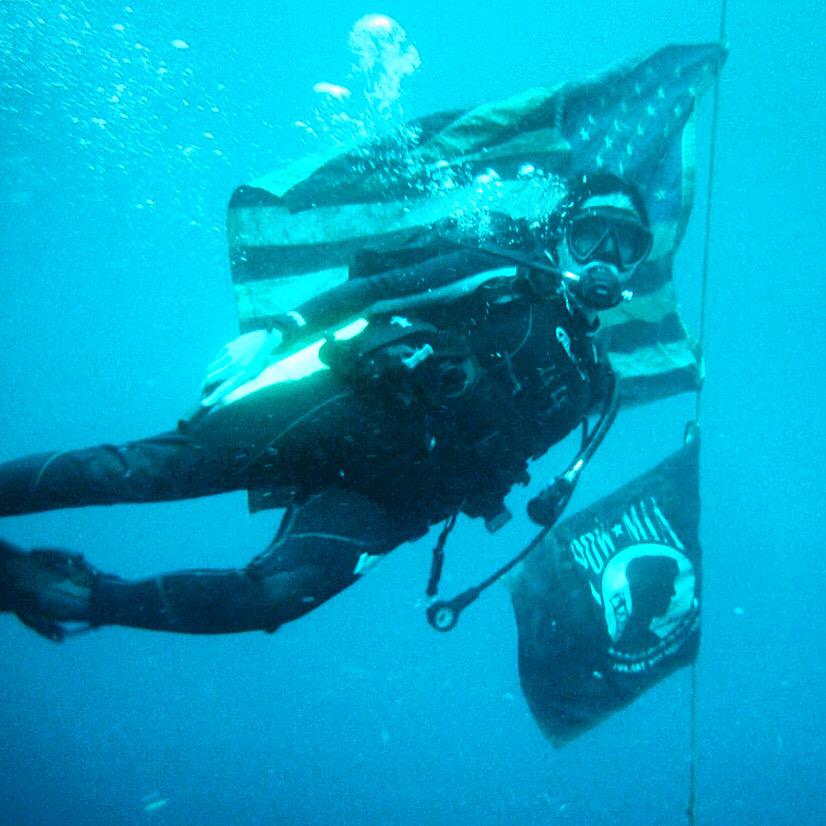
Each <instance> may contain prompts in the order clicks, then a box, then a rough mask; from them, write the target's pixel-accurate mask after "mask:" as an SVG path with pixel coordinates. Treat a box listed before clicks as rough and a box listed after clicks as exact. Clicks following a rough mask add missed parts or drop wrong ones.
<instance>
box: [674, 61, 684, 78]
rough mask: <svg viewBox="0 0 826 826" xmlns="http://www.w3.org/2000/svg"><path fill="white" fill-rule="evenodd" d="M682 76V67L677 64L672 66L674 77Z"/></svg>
mask: <svg viewBox="0 0 826 826" xmlns="http://www.w3.org/2000/svg"><path fill="white" fill-rule="evenodd" d="M682 76H683V67H682V66H680V65H679V64H678V65H677V66H675V67H674V77H676V78H680V77H682Z"/></svg>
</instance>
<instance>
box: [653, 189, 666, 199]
mask: <svg viewBox="0 0 826 826" xmlns="http://www.w3.org/2000/svg"><path fill="white" fill-rule="evenodd" d="M654 199H655V200H657V201H664V200H665V190H664V189H658V190H657V191H656V192H655V193H654Z"/></svg>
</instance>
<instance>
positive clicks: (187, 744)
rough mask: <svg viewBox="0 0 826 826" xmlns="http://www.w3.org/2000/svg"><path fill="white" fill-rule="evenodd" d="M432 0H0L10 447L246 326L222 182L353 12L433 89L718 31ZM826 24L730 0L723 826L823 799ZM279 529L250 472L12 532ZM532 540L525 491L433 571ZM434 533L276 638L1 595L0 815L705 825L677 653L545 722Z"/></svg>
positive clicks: (722, 339)
mask: <svg viewBox="0 0 826 826" xmlns="http://www.w3.org/2000/svg"><path fill="white" fill-rule="evenodd" d="M446 5H447V4H444V3H442V2H435V0H419V2H416V3H405V2H393V3H388V4H386V5H385V6H383V7H382V8H381V9H376V8H369V7H363V6H359V5H357V4H353V3H352V2H349V1H348V0H345V1H344V2H339V3H330V2H317V3H314V4H312V6H311V7H309V8H308V7H305V6H304V5H303V4H295V5H291V4H287V3H283V2H277V1H276V2H266V3H265V2H262V0H248V2H246V3H244V4H239V6H241V7H243V9H244V11H243V13H240V12H234V11H232V6H233V4H209V3H203V2H199V3H195V2H193V1H192V0H179V2H177V3H175V4H169V3H162V2H159V1H158V0H147V2H143V0H134V2H133V3H132V6H131V10H127V8H125V7H123V6H120V5H116V4H108V3H102V2H88V0H87V2H71V3H66V4H65V5H62V4H60V3H57V2H51V1H48V0H5V2H4V3H3V4H2V6H0V26H1V27H2V28H0V46H2V53H1V54H0V68H2V73H1V74H0V95H2V97H0V112H2V119H3V121H2V134H0V203H2V213H1V214H2V225H1V226H2V230H0V260H2V262H3V263H2V268H3V275H2V277H0V320H1V321H2V323H0V352H2V354H3V357H2V359H0V388H2V394H3V399H4V403H3V404H2V406H0V433H2V434H3V438H2V442H0V459H9V458H12V457H14V456H17V455H20V454H23V453H27V452H32V451H36V450H47V449H56V448H61V447H69V446H83V445H88V444H95V443H97V442H100V441H104V440H105V441H119V440H123V439H127V438H132V437H138V436H142V435H148V434H151V433H155V432H158V431H161V430H164V429H167V428H169V427H171V426H172V425H174V423H175V421H176V420H177V419H178V418H180V417H182V416H184V415H186V414H187V413H189V412H190V411H191V410H192V406H193V399H195V398H196V394H197V390H198V386H199V382H200V377H201V375H202V372H203V369H204V366H205V365H206V363H207V362H208V361H209V359H210V358H211V356H212V355H213V353H214V352H215V351H216V350H217V348H218V347H219V346H220V344H221V343H222V342H223V341H225V340H226V339H229V338H231V337H233V336H234V335H235V334H236V327H235V318H234V309H233V306H232V292H231V289H230V281H229V274H228V263H227V255H226V244H225V237H224V229H223V222H224V216H225V208H226V203H227V200H228V196H229V194H230V192H231V190H232V189H233V188H234V186H236V185H237V184H238V183H241V182H244V181H247V180H250V179H252V178H254V177H255V176H257V175H260V174H263V173H266V172H268V171H270V170H271V169H273V168H275V167H276V166H278V165H280V164H281V163H283V162H284V161H286V160H290V159H293V158H295V157H298V156H299V155H301V154H302V153H303V152H305V151H307V150H308V149H312V148H313V146H312V144H313V140H315V139H310V138H308V137H307V135H306V133H304V132H303V131H302V130H301V129H299V128H296V127H295V126H293V123H294V121H296V120H306V119H308V118H312V117H313V111H314V109H315V108H316V107H317V106H318V96H317V95H316V94H315V93H314V92H313V91H312V85H313V84H314V83H316V82H318V81H328V82H336V83H341V82H346V75H347V71H348V67H349V64H350V59H351V58H350V55H349V52H348V49H347V33H348V31H349V30H350V28H351V26H352V25H353V23H354V22H355V21H356V20H357V19H358V18H359V17H360V16H361V15H363V14H365V13H367V12H371V11H382V12H385V13H387V14H389V15H392V16H393V17H395V18H397V19H398V20H399V21H400V22H401V23H402V25H403V26H404V27H405V29H406V30H407V32H408V35H409V37H410V39H411V41H412V42H414V43H415V44H416V46H417V48H418V50H419V52H420V54H421V58H422V68H421V70H420V71H419V72H418V73H416V74H415V75H414V76H413V77H411V78H409V79H408V82H407V83H406V86H405V94H404V98H403V105H404V106H405V109H406V111H407V112H408V114H411V115H413V114H424V113H427V112H431V111H436V110H440V109H445V108H454V107H461V106H467V105H471V104H474V103H478V102H482V101H485V100H490V99H496V98H499V97H504V96H507V95H508V94H510V93H512V92H514V91H518V90H520V89H522V88H525V87H529V86H533V85H543V84H548V83H554V82H556V81H559V80H566V79H577V78H581V77H583V76H585V75H586V74H588V73H590V72H593V71H597V70H599V69H601V68H602V67H604V66H605V65H607V64H609V63H612V62H614V61H616V60H619V59H622V58H624V57H627V56H630V55H634V54H638V53H641V52H645V51H648V50H650V49H653V48H656V47H657V46H660V45H663V44H665V43H667V42H676V41H684V42H690V41H701V40H709V39H713V38H715V37H716V34H717V29H718V25H719V24H718V15H719V6H718V4H717V3H716V2H707V0H700V1H699V2H693V3H688V2H682V3H677V2H662V0H658V2H650V1H649V0H614V1H613V2H612V3H611V4H610V7H609V6H608V5H606V4H605V3H602V2H596V0H583V2H579V3H577V4H551V5H549V4H547V3H542V2H537V1H536V0H534V2H528V3H525V4H521V5H519V6H516V7H514V5H513V4H512V3H509V2H504V0H489V1H488V2H487V3H479V4H470V3H456V4H449V5H447V7H445V6H446ZM61 15H62V16H61ZM41 21H42V22H41ZM823 24H824V12H823V10H822V4H821V3H816V2H814V0H800V2H797V3H794V4H776V3H771V2H768V1H767V0H757V2H752V3H749V4H746V3H743V2H736V1H735V2H731V3H730V9H729V25H728V31H729V36H730V40H731V44H732V53H731V57H730V59H729V62H728V65H727V66H726V68H725V71H724V75H723V86H722V105H721V112H720V127H719V128H720V132H719V147H718V151H719V155H718V164H717V186H716V191H715V205H714V212H713V229H712V232H713V235H712V246H711V273H710V277H711V282H710V293H709V299H710V304H709V316H708V330H707V356H708V381H707V386H706V390H705V394H704V414H703V418H704V444H703V456H702V461H703V498H704V512H703V525H702V537H703V542H704V547H705V559H706V582H705V609H704V639H703V646H702V651H701V655H700V659H699V662H698V666H697V710H698V730H697V738H698V765H697V771H698V790H697V818H698V822H700V823H705V824H755V823H765V824H786V823H796V824H817V823H822V822H824V821H826V806H824V804H823V801H822V796H821V776H822V773H823V770H824V769H826V758H824V756H823V755H824V730H823V724H822V719H823V715H824V713H826V692H825V691H824V688H823V685H824V678H826V668H825V667H824V664H823V650H824V649H823V642H822V636H823V634H822V626H823V624H824V610H823V607H822V604H821V601H822V599H823V588H822V583H823V578H824V573H826V567H825V564H824V558H823V551H824V548H826V535H825V534H826V532H825V531H824V528H823V519H822V502H823V495H822V491H823V485H822V482H821V481H820V477H821V473H820V467H819V466H820V464H821V463H822V461H823V457H824V456H826V445H825V444H824V438H823V434H822V429H821V426H820V424H821V423H820V419H821V417H822V414H823V411H824V409H826V407H825V406H824V384H825V382H824V378H823V376H824V373H823V351H824V344H826V341H824V338H825V337H824V326H823V323H822V319H821V315H822V312H823V308H824V307H825V306H826V289H825V288H824V278H823V273H822V269H823V261H824V260H826V255H824V253H825V252H826V251H824V244H823V229H822V225H823V222H822V213H823V204H824V202H826V186H824V181H826V153H825V152H824V142H823V123H824V122H826V99H824V96H823V92H822V79H823V77H825V76H826V56H825V55H826V50H824V49H823V46H822V30H823ZM115 27H117V28H115ZM176 40H180V41H183V42H184V43H186V44H187V45H188V47H189V48H178V47H176V46H174V45H172V41H176ZM137 44H139V45H140V48H138V46H137ZM178 45H179V46H180V44H178ZM161 70H165V71H161ZM113 97H115V98H117V100H113ZM184 101H186V102H187V103H186V104H184ZM710 113H711V107H710V97H709V98H708V99H706V100H705V101H703V105H702V107H701V111H700V119H699V124H698V135H699V139H700V147H699V159H700V174H699V176H698V200H697V208H696V209H695V213H694V216H693V219H692V223H691V226H690V228H689V232H688V235H687V237H686V239H685V241H684V244H683V247H682V250H681V252H680V255H679V258H678V282H679V286H680V288H681V294H682V296H683V299H684V304H685V311H686V315H687V316H688V317H689V318H690V319H694V320H696V317H697V309H696V308H697V303H698V298H699V286H698V285H699V270H700V262H701V253H702V238H703V209H702V207H703V204H704V197H705V191H706V180H705V175H704V172H703V169H704V164H705V163H706V162H707V158H708V145H709V126H710ZM205 133H208V134H209V135H211V137H208V136H207V135H206V134H205ZM319 140H320V139H319ZM315 148H318V147H317V146H316V147H315ZM691 407H692V402H691V400H690V399H678V400H674V401H672V402H671V403H668V404H665V405H662V406H660V407H658V408H652V409H651V410H645V411H638V412H635V413H630V414H626V415H624V416H623V418H622V420H621V421H620V422H619V424H618V425H617V428H616V431H615V433H613V434H612V436H611V437H610V439H609V441H608V442H607V443H606V445H605V446H604V448H603V450H601V452H600V455H599V456H598V457H597V460H596V461H595V462H594V465H593V469H592V470H589V474H588V476H587V479H586V480H585V482H584V483H583V490H582V492H581V493H580V494H578V496H579V500H578V501H579V504H582V503H583V502H585V501H587V500H588V499H589V498H593V497H594V496H596V495H600V494H602V493H604V492H606V491H607V490H608V489H609V488H610V487H611V486H612V485H614V484H616V483H618V482H619V481H622V480H623V479H625V478H628V477H629V476H631V475H634V474H635V473H637V472H639V471H641V470H643V469H644V468H645V467H646V466H647V465H648V464H650V463H652V462H654V461H656V459H657V458H659V457H660V456H662V455H664V453H666V452H667V451H668V450H670V449H671V448H673V447H676V445H677V444H678V443H679V437H680V433H681V430H682V424H683V422H684V420H685V418H686V417H687V416H689V415H690V413H691ZM652 436H653V438H652ZM568 455H569V452H566V449H565V448H561V449H560V450H559V451H557V452H554V453H553V454H552V456H551V457H550V459H549V460H548V461H546V462H544V463H543V464H542V465H541V466H540V468H539V469H538V473H537V476H538V477H541V475H542V474H543V473H546V474H550V473H552V472H553V469H554V468H555V467H556V466H557V465H558V463H559V462H561V461H564V460H566V459H567V457H568ZM524 501H525V496H524V494H522V493H520V494H517V495H516V496H515V497H514V499H513V505H514V507H515V508H518V507H519V506H520V504H524ZM274 529H275V522H274V517H273V515H272V514H264V515H259V516H256V517H250V516H249V515H248V514H247V512H246V508H245V501H244V496H243V494H233V495H227V496H222V497H217V498H213V499H210V500H202V501H196V502H183V503H172V504H164V505H153V506H146V507H140V508H139V507H118V508H112V509H102V508H101V509H88V510H83V511H65V512H57V513H52V514H46V515H42V516H34V517H28V518H21V519H9V520H5V522H4V524H3V525H2V534H3V535H4V536H5V537H7V538H8V539H10V540H12V541H15V542H19V543H20V544H24V545H27V546H31V545H38V544H39V545H53V546H57V547H69V548H73V549H75V550H79V551H83V552H84V553H85V554H86V556H87V557H88V558H89V559H90V560H91V561H92V562H93V563H95V564H96V565H98V566H100V567H101V568H104V569H106V570H113V571H117V572H118V573H120V574H122V575H124V576H138V575H145V574H149V573H152V572H158V571H162V570H168V569H176V568H184V567H191V566H198V567H209V566H227V565H237V564H243V563H244V562H245V561H246V560H247V559H248V558H250V557H251V556H252V555H253V554H255V553H257V552H258V551H259V550H260V549H261V548H262V547H263V546H264V545H265V544H266V542H267V541H268V540H269V538H270V536H271V535H272V533H273V531H274ZM530 534H531V529H530V528H529V526H527V525H526V524H524V522H523V520H519V522H514V523H513V524H512V525H511V526H510V527H509V528H508V529H507V530H506V531H504V532H502V533H501V534H499V535H497V537H496V538H495V540H494V539H490V538H488V537H487V536H486V535H485V534H484V531H483V529H482V528H481V526H479V525H477V524H472V523H462V524H460V526H459V527H458V529H457V531H456V534H455V535H454V537H453V539H452V540H451V545H450V547H449V558H448V570H447V573H446V576H445V581H444V586H443V587H444V591H445V593H453V592H455V591H457V590H459V589H461V588H463V587H464V586H465V585H467V584H468V583H469V582H471V581H472V580H474V579H475V578H476V577H478V576H479V575H481V574H483V573H486V572H488V571H489V570H490V569H491V568H492V567H493V566H494V565H496V564H497V563H498V562H500V561H501V560H503V559H504V558H506V557H507V555H508V553H509V552H512V551H513V550H515V549H516V548H517V547H519V546H520V545H521V543H522V542H523V541H524V540H525V539H526V538H527V537H528V536H530ZM431 539H432V538H431ZM429 547H430V545H429V542H428V541H427V540H425V541H423V542H421V543H418V544H417V545H416V546H413V547H405V548H403V549H400V550H399V551H398V552H396V553H395V554H393V555H392V556H391V557H390V558H389V559H387V560H386V561H384V562H383V563H382V564H381V565H380V566H379V567H378V568H377V569H376V570H375V571H374V572H372V573H371V574H370V576H369V577H367V578H365V580H364V581H363V582H362V583H360V584H359V585H358V586H356V587H354V588H352V589H350V591H349V592H347V593H344V594H343V595H341V596H340V597H339V598H337V599H336V600H334V601H333V602H332V603H330V604H329V605H327V606H325V607H323V608H322V609H320V610H319V611H317V612H316V613H314V614H313V615H310V616H308V617H307V618H305V619H304V620H302V621H301V622H299V623H296V624H294V625H291V626H288V627H286V628H284V629H282V630H281V631H279V632H278V633H277V634H276V635H275V636H268V635H265V634H246V635H241V636H235V637H224V638H193V637H183V636H181V637H178V636H174V635H162V634H151V633H147V632H140V631H134V630H128V629H104V630H102V631H100V632H98V633H94V634H89V635H86V636H83V637H79V638H77V639H75V640H71V641H69V642H67V643H66V644H65V645H63V646H60V647H56V646H53V645H51V644H49V643H47V642H45V641H44V640H41V639H40V638H38V637H35V636H34V635H32V634H31V633H30V632H29V631H28V630H26V629H23V628H22V627H20V626H19V625H18V624H17V623H16V622H15V621H12V620H11V619H9V618H7V617H6V618H0V662H2V663H3V666H2V668H3V679H2V680H0V725H1V726H2V735H1V736H0V823H2V824H14V825H15V826H23V825H24V824H26V825H27V824H93V825H94V826H97V824H132V823H135V824H144V823H156V824H164V826H167V825H171V824H207V825H208V826H211V824H225V823H226V824H228V823H231V824H263V823H277V824H342V823H345V824H370V825H372V824H409V823H411V824H412V823H425V824H434V825H435V826H440V825H441V824H452V825H454V824H460V825H461V824H476V823H483V824H522V823H542V824H545V823H559V824H586V823H587V824H591V825H592V826H597V824H599V826H602V824H606V826H607V824H615V823H617V822H622V823H624V824H627V825H628V826H638V824H645V825H647V824H679V823H683V822H685V817H684V813H683V810H684V807H685V803H686V799H687V793H688V775H689V759H690V755H689V750H688V747H689V699H690V689H691V683H690V675H689V673H688V672H682V673H680V674H678V675H676V676H674V677H672V678H670V679H669V680H667V681H666V682H665V683H664V684H662V685H660V686H658V687H657V688H656V689H655V690H653V691H651V692H650V693H649V694H648V695H646V696H645V697H644V698H643V699H642V700H641V701H639V702H638V703H637V704H636V705H634V706H633V707H632V708H630V709H629V710H627V711H625V712H623V713H622V714H619V715H617V716H615V717H614V718H613V719H611V720H610V721H608V722H606V723H605V724H603V725H602V726H600V727H599V728H598V729H596V730H595V731H594V732H592V733H591V734H588V735H587V736H585V737H583V738H582V739H581V740H579V741H577V742H575V743H574V744H572V745H571V746H569V747H567V748H565V749H564V750H562V751H559V752H554V751H552V750H551V748H550V746H549V745H548V744H547V742H546V741H545V740H544V739H543V738H542V736H541V735H540V733H539V731H538V729H537V728H536V726H535V724H534V723H533V721H532V719H531V718H530V716H529V713H528V711H527V707H526V705H525V703H524V701H523V699H522V697H521V694H520V692H519V685H518V675H517V668H516V656H515V653H516V652H515V643H516V633H515V627H514V624H513V620H512V615H511V609H510V605H509V597H508V595H507V593H506V592H505V590H504V589H502V588H498V589H495V590H493V591H491V592H490V593H489V594H488V595H486V596H485V598H484V599H483V600H482V601H481V602H479V603H478V604H476V605H475V606H474V607H473V608H472V609H470V610H469V611H468V613H467V615H466V616H465V617H464V619H463V621H462V623H461V625H460V626H459V627H458V628H457V629H456V630H455V631H454V632H453V633H452V634H449V635H437V634H435V633H434V632H432V631H431V630H430V629H429V628H428V627H427V626H426V624H425V621H424V617H423V610H422V604H421V594H422V591H423V588H424V585H425V580H426V576H427V570H428V565H429V559H428V549H429Z"/></svg>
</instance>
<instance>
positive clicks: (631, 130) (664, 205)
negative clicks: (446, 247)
mask: <svg viewBox="0 0 826 826" xmlns="http://www.w3.org/2000/svg"><path fill="white" fill-rule="evenodd" d="M724 59H725V50H724V48H723V47H722V46H721V45H719V44H699V45H687V46H680V45H672V46H666V47H665V48H662V49H660V50H658V51H656V52H654V53H653V54H651V55H648V56H646V57H644V58H642V59H637V60H632V61H629V62H625V63H622V64H620V65H617V66H615V67H612V68H610V69H608V70H606V71H604V72H602V73H600V74H598V75H596V76H594V77H592V78H590V79H587V80H585V81H582V82H573V83H563V84H561V85H558V86H553V87H539V88H534V89H529V90H527V91H524V92H522V93H520V94H517V95H514V96H513V97H511V98H509V99H507V100H504V101H500V102H495V103H488V104H484V105H481V106H478V107H475V108H473V109H469V110H459V111H453V112H443V113H439V114H435V115H431V116H429V117H426V118H423V119H421V120H418V121H413V122H410V123H407V124H405V125H404V126H403V127H402V128H399V129H397V130H395V131H393V132H392V133H390V134H387V135H385V136H383V137H381V138H376V139H374V140H370V141H366V142H364V143H361V144H356V145H349V146H336V147H332V148H331V149H330V150H329V151H328V152H325V153H321V154H319V155H314V156H310V157H307V158H304V159H302V160H301V161H299V162H297V163H294V164H292V165H290V166H288V167H287V168H285V169H280V170H277V171H276V172H273V173H271V174H270V175H267V176H265V177H263V178H261V179H259V180H257V181H254V182H253V183H251V184H249V185H245V186H241V187H239V188H238V189H237V190H236V191H235V193H234V194H233V196H232V200H231V202H230V206H229V215H228V235H229V247H230V262H231V269H232V279H233V284H234V286H235V295H236V301H237V307H238V314H239V319H240V324H241V329H242V330H249V329H253V328H255V327H260V326H263V325H265V324H266V320H267V319H268V318H269V317H271V316H273V315H276V314H279V313H283V312H285V311H287V310H289V309H292V308H294V307H295V306H297V305H298V304H300V303H301V302H302V301H304V300H306V299H308V298H310V297H311V296H313V295H316V294H318V293H320V292H322V291H324V290H326V289H329V288H331V287H333V286H335V285H337V284H340V283H342V282H344V281H346V280H347V279H348V278H349V277H353V275H354V267H355V265H356V262H357V260H358V258H359V256H360V255H362V254H363V253H364V252H366V251H369V252H370V253H373V254H374V256H375V255H379V256H380V255H382V254H386V255H387V256H388V257H389V259H390V258H392V256H393V255H394V254H397V253H398V252H399V251H402V250H405V249H408V248H411V247H415V246H416V245H417V244H420V243H421V239H422V238H423V237H427V238H428V243H429V244H432V232H430V233H428V230H432V228H433V227H439V226H440V225H441V224H443V223H446V222H450V223H451V225H452V226H456V225H457V224H458V225H459V226H460V227H461V228H462V231H463V232H464V233H465V235H466V236H467V238H469V239H470V242H473V240H474V239H476V240H482V241H487V240H490V239H489V238H486V237H485V233H486V231H488V230H489V227H490V226H492V225H493V222H491V220H490V219H491V218H492V217H493V216H494V215H495V216H496V217H497V218H501V217H502V216H505V217H506V218H508V219H511V220H512V221H514V222H522V223H523V224H524V222H527V223H528V224H529V225H530V224H531V223H532V222H536V223H537V225H539V223H541V221H542V218H543V217H544V216H546V215H547V214H548V213H550V212H551V211H552V210H553V209H554V208H555V207H556V206H557V204H558V203H559V202H560V199H561V198H562V197H564V194H565V189H564V185H563V184H562V181H563V180H564V179H565V177H566V176H568V175H570V174H571V173H573V172H585V173H587V172H589V171H590V172H597V171H604V172H613V173H615V174H618V175H620V176H621V177H623V178H626V179H628V180H631V181H633V182H634V183H635V184H636V185H637V186H638V187H639V188H640V190H641V192H642V194H643V196H644V198H645V201H646V205H647V207H648V210H649V213H650V216H651V220H652V229H653V231H654V246H653V250H652V254H651V257H650V259H649V261H648V262H647V263H646V264H645V266H643V267H641V268H640V269H639V270H638V272H637V273H636V275H635V278H634V281H633V283H632V284H631V285H630V287H631V288H632V290H633V292H634V299H633V300H632V301H630V302H626V303H624V304H623V305H622V306H620V307H618V308H617V309H615V310H611V311H609V312H606V313H604V314H603V318H602V331H601V335H602V336H603V337H604V338H605V339H606V342H607V345H608V350H609V353H610V357H611V360H612V363H613V365H614V368H615V370H616V371H617V372H618V374H619V375H620V378H621V389H622V398H623V400H624V402H625V403H642V402H647V401H652V400H654V399H657V398H661V397H664V396H668V395H672V394H675V393H680V392H684V391H688V390H693V389H695V388H696V387H697V386H698V385H699V383H700V381H701V377H702V358H701V354H700V353H699V352H698V349H697V346H696V344H695V343H694V341H693V340H692V338H691V336H690V335H689V333H688V331H687V330H686V328H685V326H684V324H683V322H682V320H681V319H680V317H679V314H678V312H677V299H676V295H675V292H674V287H673V282H672V263H673V258H674V253H675V252H676V249H677V247H678V245H679V243H680V240H681V239H682V236H683V233H684V231H685V228H686V225H687V222H688V217H689V213H690V210H691V205H692V200H693V191H694V186H693V181H694V128H693V124H694V113H695V105H696V101H697V99H698V97H699V96H700V95H701V94H702V93H703V92H704V91H705V90H707V89H708V87H709V86H710V85H711V83H712V82H713V81H714V78H715V76H716V74H717V72H718V71H719V69H720V68H721V66H722V64H723V61H724ZM496 225H497V226H501V223H496ZM389 259H388V260H389Z"/></svg>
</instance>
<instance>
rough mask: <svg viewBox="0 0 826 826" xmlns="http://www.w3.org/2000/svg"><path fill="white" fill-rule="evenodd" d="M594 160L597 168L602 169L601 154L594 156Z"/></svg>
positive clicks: (603, 162)
mask: <svg viewBox="0 0 826 826" xmlns="http://www.w3.org/2000/svg"><path fill="white" fill-rule="evenodd" d="M594 161H595V162H596V165H597V169H602V167H603V166H605V161H604V160H603V158H602V155H597V156H596V158H594Z"/></svg>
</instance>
